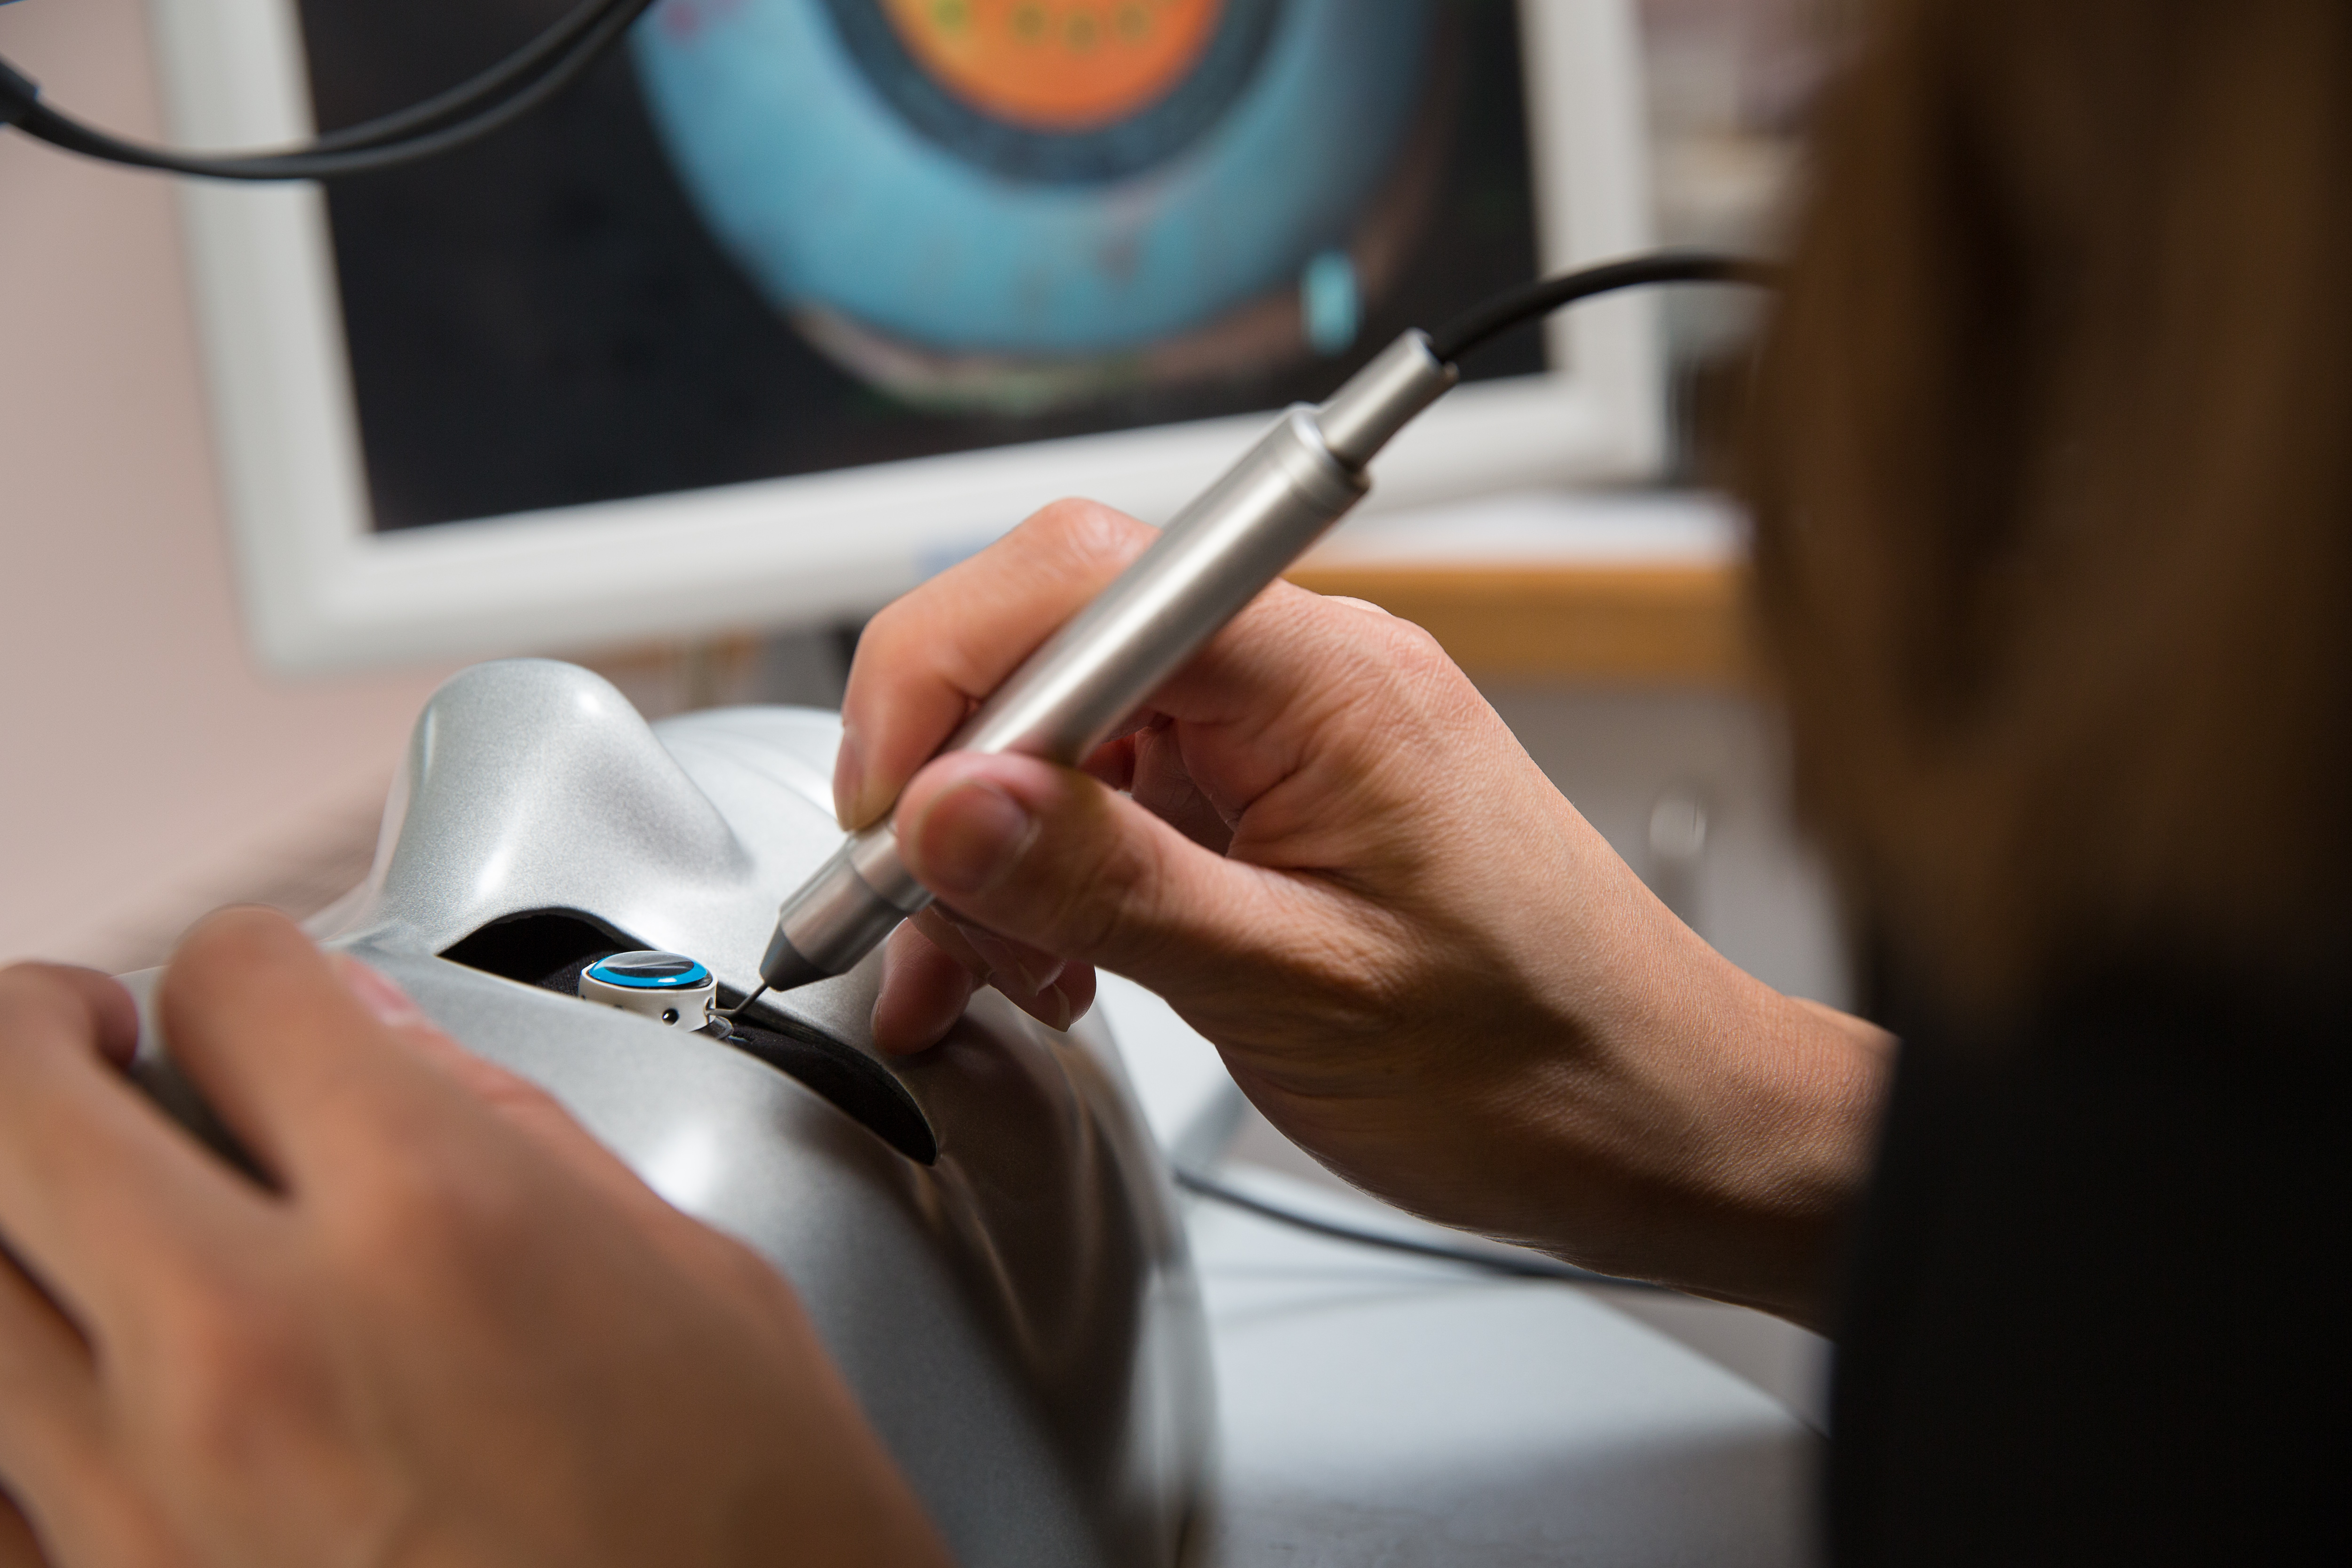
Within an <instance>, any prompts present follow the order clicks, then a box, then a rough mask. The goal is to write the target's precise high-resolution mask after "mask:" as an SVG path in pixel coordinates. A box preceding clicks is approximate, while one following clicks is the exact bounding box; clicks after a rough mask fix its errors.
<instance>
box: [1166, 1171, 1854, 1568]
mask: <svg viewBox="0 0 2352 1568" xmlns="http://www.w3.org/2000/svg"><path fill="white" fill-rule="evenodd" d="M1247 1183H1248V1185H1249V1186H1250V1188H1251V1190H1252V1191H1254V1192H1257V1193H1261V1194H1265V1195H1266V1196H1279V1197H1281V1198H1282V1199H1283V1200H1284V1201H1286V1202H1289V1203H1292V1204H1294V1205H1297V1206H1301V1207H1307V1208H1311V1209H1313V1210H1314V1211H1315V1212H1317V1213H1319V1214H1323V1215H1329V1216H1332V1217H1339V1216H1340V1215H1349V1217H1353V1218H1357V1219H1359V1220H1360V1221H1363V1222H1366V1223H1370V1224H1372V1225H1375V1226H1378V1225H1381V1224H1383V1223H1393V1220H1394V1218H1395V1217H1396V1216H1393V1215H1389V1214H1388V1211H1384V1210H1382V1209H1381V1208H1380V1207H1378V1206H1377V1205H1372V1204H1370V1203H1369V1202H1358V1203H1353V1204H1351V1203H1350V1201H1349V1200H1348V1199H1346V1198H1342V1197H1339V1196H1338V1195H1336V1194H1328V1193H1326V1192H1323V1191H1320V1190H1318V1189H1315V1188H1311V1187H1308V1186H1307V1185H1306V1184H1303V1183H1297V1182H1286V1180H1285V1179H1284V1178H1281V1177H1279V1176H1275V1175H1271V1174H1268V1173H1262V1172H1252V1173H1249V1175H1248V1178H1247ZM1351 1210H1352V1211H1353V1212H1352V1213H1350V1211H1351ZM1191 1229H1192V1241H1193V1247H1194V1248H1195V1252H1196V1257H1197V1259H1198V1262H1199V1265H1200V1268H1201V1275H1202V1289H1203V1290H1204V1292H1205V1293H1206V1296H1207V1300H1208V1309H1209V1317H1210V1323H1211V1331H1212V1335H1213V1346H1214V1350H1215V1355H1216V1363H1217V1373H1216V1375H1217V1398H1218V1405H1219V1416H1218V1421H1219V1427H1220V1431H1221V1434H1222V1440H1223V1451H1222V1453H1221V1456H1220V1459H1219V1484H1218V1488H1217V1499H1216V1503H1215V1507H1214V1512H1213V1516H1212V1519H1211V1521H1210V1522H1209V1525H1208V1528H1207V1531H1206V1532H1205V1533H1206V1542H1205V1544H1206V1550H1205V1551H1204V1552H1202V1555H1201V1558H1200V1563H1201V1568H1321V1565H1325V1564H1328V1565H1330V1568H1339V1565H1341V1564H1346V1565H1348V1568H1368V1565H1377V1568H1423V1565H1428V1568H1435V1565H1436V1564H1441V1563H1444V1564H1454V1563H1479V1564H1485V1565H1489V1568H1516V1565H1517V1564H1522V1563H1525V1564H1535V1563H1544V1564H1561V1563H1609V1564H1612V1565H1620V1568H1643V1565H1646V1564H1658V1565H1660V1568H1664V1565H1666V1564H1700V1563H1704V1564H1708V1565H1710V1568H1797V1565H1799V1564H1804V1563H1811V1562H1813V1561H1814V1560H1815V1553H1814V1549H1813V1546H1812V1537H1811V1518H1812V1501H1813V1496H1814V1490H1815V1475H1816V1471H1817V1468H1818V1464H1819V1461H1820V1458H1821V1439H1820V1438H1819V1437H1818V1436H1816V1435H1815V1434H1814V1433H1813V1432H1811V1430H1810V1429H1809V1428H1807V1427H1806V1426H1804V1425H1803V1424H1802V1423H1801V1422H1800V1421H1799V1420H1798V1419H1797V1418H1796V1417H1795V1416H1794V1415H1791V1414H1790V1412H1789V1411H1788V1409H1787V1408H1786V1407H1785V1406H1783V1405H1781V1404H1780V1402H1778V1401H1777V1400H1774V1399H1772V1398H1770V1397H1769V1396H1768V1395H1767V1394H1763V1393H1761V1392H1760V1391H1759V1390H1758V1389H1757V1388H1755V1387H1754V1386H1752V1385H1751V1384H1748V1383H1747V1382H1745V1381H1744V1380H1742V1379H1740V1378H1738V1377H1737V1376H1734V1375H1733V1374H1732V1373H1729V1372H1727V1371H1725V1370H1724V1369H1723V1368H1722V1367H1720V1366H1718V1365H1717V1364H1716V1363H1714V1362H1712V1361H1709V1360H1707V1359H1706V1358H1704V1357H1702V1356H1700V1355H1698V1354H1697V1353H1696V1352H1693V1351H1691V1350H1689V1349H1686V1348H1685V1347H1684V1346H1683V1345H1681V1344H1678V1343H1676V1342H1675V1341H1673V1340H1671V1339H1668V1338H1667V1337H1665V1336H1664V1335H1663V1334H1661V1333H1659V1332H1657V1331H1654V1330H1653V1329H1651V1328H1648V1327H1646V1326H1645V1325H1643V1323H1641V1322H1638V1321H1635V1320H1634V1319H1633V1318H1632V1317H1630V1316H1627V1315H1626V1314H1625V1313H1622V1312H1621V1311H1619V1310H1616V1309H1615V1308H1613V1307H1612V1306H1610V1305H1609V1304H1608V1297H1609V1294H1610V1292H1607V1291H1605V1290H1599V1289H1586V1288H1583V1287H1576V1286H1566V1285H1559V1284H1554V1283H1549V1282H1546V1281H1539V1280H1533V1281H1531V1280H1515V1279H1501V1278H1497V1277H1493V1276H1481V1275H1478V1274H1475V1273H1474V1272H1472V1271H1471V1270H1469V1269H1466V1268H1457V1267H1454V1266H1451V1265H1447V1264H1444V1263H1435V1262H1432V1263H1423V1262H1421V1261H1419V1260H1416V1259H1413V1258H1406V1257H1403V1256H1401V1255H1384V1254H1381V1253H1378V1252H1374V1251H1370V1250H1368V1249H1366V1248H1364V1247H1358V1246H1354V1245H1351V1244H1349V1243H1345V1242H1339V1241H1329V1240H1325V1239H1322V1238H1320V1237H1314V1236H1311V1235H1308V1234H1306V1233H1304V1232H1300V1231H1297V1230H1293V1229H1290V1228H1287V1227H1284V1226H1276V1225H1274V1224H1271V1223H1269V1222H1267V1221H1265V1220H1261V1219H1258V1218H1255V1217H1253V1216H1251V1215H1245V1214H1242V1213H1239V1212H1237V1211H1234V1210H1232V1209H1228V1208H1224V1207H1221V1206H1219V1205H1213V1204H1208V1203H1203V1202H1201V1201H1199V1200H1193V1207H1192V1216H1191Z"/></svg>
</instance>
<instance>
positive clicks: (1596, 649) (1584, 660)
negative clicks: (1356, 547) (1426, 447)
mask: <svg viewBox="0 0 2352 1568" xmlns="http://www.w3.org/2000/svg"><path fill="white" fill-rule="evenodd" d="M1289 575H1290V580H1291V581H1292V582H1294V583H1297V584H1299V585H1300V586H1301V587H1305V588H1311V589H1313V590H1314V591H1315V592H1317V593H1318V594H1344V595H1348V596H1349V597H1351V598H1358V599H1368V600H1370V602H1372V603H1373V604H1375V605H1380V606H1381V608H1382V609H1385V610H1387V611H1388V612H1390V613H1391V615H1396V616H1402V617H1404V618H1405V619H1406V620H1409V621H1412V622H1413V623H1414V624H1416V625H1418V626H1423V627H1424V628H1426V629H1427V630H1428V631H1429V632H1430V634H1431V635H1432V636H1433V637H1436V638H1437V640H1438V641H1439V642H1440V643H1442V644H1444V647H1445V651H1446V652H1447V653H1448V654H1450V655H1452V656H1453V658H1454V662H1455V663H1457V664H1459V665H1461V666H1462V668H1465V669H1466V670H1468V671H1469V672H1470V673H1471V674H1472V675H1475V676H1479V677H1482V678H1485V679H1500V680H1528V681H1538V680H1540V681H1569V682H1575V683H1581V684H1591V685H1643V686H1664V685H1672V686H1737V685H1740V684H1742V683H1744V681H1745V680H1746V679H1747V676H1748V670H1749V668H1750V658H1749V654H1748V641H1747V632H1746V626H1745V623H1744V621H1743V619H1742V614H1741V595H1742V593H1743V586H1742V576H1741V573H1740V571H1739V569H1738V568H1737V567H1735V566H1729V565H1691V566H1572V565H1553V564H1528V565H1508V564H1503V565H1478V566H1434V565H1432V566H1420V565H1404V564H1393V565H1392V564H1388V563H1381V564H1379V565H1355V566H1350V565H1346V564H1342V563H1334V564H1330V565H1317V564H1314V563H1308V564H1307V565H1304V566H1301V567H1299V568H1298V569H1297V570H1295V571H1293V572H1292V573H1291V574H1289Z"/></svg>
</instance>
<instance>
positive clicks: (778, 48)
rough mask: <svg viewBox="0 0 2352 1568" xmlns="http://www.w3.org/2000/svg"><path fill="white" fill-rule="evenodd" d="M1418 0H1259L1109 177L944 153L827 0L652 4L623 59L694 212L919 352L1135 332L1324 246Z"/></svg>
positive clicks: (1423, 19)
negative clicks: (1214, 78)
mask: <svg viewBox="0 0 2352 1568" xmlns="http://www.w3.org/2000/svg"><path fill="white" fill-rule="evenodd" d="M1434 6H1435V0H1277V4H1276V10H1275V14H1274V18H1273V22H1272V26H1271V31H1270V33H1269V35H1268V37H1267V38H1266V41H1265V52H1264V55H1263V57H1262V58H1260V60H1259V62H1258V65H1257V68H1256V69H1255V71H1254V72H1253V73H1251V75H1250V77H1249V79H1248V81H1247V82H1246V84H1245V85H1244V88H1243V89H1242V90H1241V91H1240V92H1239V93H1238V94H1237V95H1236V96H1235V97H1234V99H1233V100H1232V101H1231V102H1230V103H1229V104H1228V105H1227V106H1226V107H1225V109H1224V110H1223V114H1222V116H1221V117H1220V118H1219V119H1218V120H1217V121H1216V122H1215V123H1214V124H1213V125H1212V126H1211V127H1209V128H1208V129H1206V130H1205V131H1203V132H1202V133H1201V134H1199V135H1198V136H1196V137H1194V138H1193V139H1192V140H1191V141H1190V142H1187V143H1186V144H1185V145H1184V146H1182V147H1181V149H1179V150H1177V151H1175V152H1173V153H1171V154H1170V155H1168V156H1166V157H1164V158H1163V159H1162V160H1161V161H1160V162H1159V163H1153V164H1150V165H1149V166H1147V167H1143V168H1139V169H1137V170H1135V171H1133V172H1131V173H1129V174H1126V175H1124V176H1122V177H1120V178H1118V179H1113V180H1106V181H1097V182H1093V183H1088V184H1068V183H1043V182H1039V181H1036V180H1026V179H1014V178H1011V177H1009V176H1006V175H1004V174H995V173H992V172H990V171H988V170H986V169H983V168H982V167H980V166H979V165H978V164H977V163H973V162H972V161H971V160H970V159H967V158H964V157H960V156H958V155H957V154H955V153H950V151H948V150H947V149H946V148H945V147H943V146H941V145H940V142H938V141H937V140H936V139H935V138H934V137H933V136H932V135H931V134H929V132H925V131H924V130H922V129H919V127H917V126H916V125H915V124H913V123H911V122H910V121H908V118H907V117H906V116H905V115H904V114H903V113H902V112H901V111H900V110H899V109H898V107H897V106H895V105H894V104H893V103H892V101H891V100H889V99H888V98H887V96H885V95H884V93H883V92H882V91H881V90H880V89H877V87H876V85H875V84H874V82H873V80H872V79H871V78H870V77H869V76H868V74H867V72H866V69H865V68H863V67H861V66H860V64H859V63H858V61H857V60H856V58H855V57H854V56H853V55H852V54H851V53H850V51H849V49H848V47H846V46H845V44H844V42H843V40H842V37H841V34H840V31H839V29H838V28H836V27H835V26H834V23H833V19H832V13H831V10H830V0H730V3H729V4H726V5H712V4H711V3H710V0H666V3H665V4H664V5H660V6H659V7H657V8H656V10H655V11H654V12H653V13H652V14H651V15H650V16H649V18H648V22H649V24H650V25H648V26H640V27H638V28H636V29H635V33H634V36H633V43H632V47H633V51H634V54H635V60H636V66H637V71H638V76H639V79H640V81H641V82H642V84H643V86H644V89H645V96H646V103H647V105H648V108H649V110H650V112H651V115H652V119H653V121H654V125H655V128H656V132H658V133H659V135H660V138H661V141H662V142H663V145H664V146H665V148H666V149H667V152H668V154H669V158H670V162H671V164H672V166H673V167H674V168H675V169H676V171H677V174H678V176H679V178H680V180H681V182H682V183H683V184H684V185H685V186H686V188H687V191H688V195H690V197H691V198H692V200H693V203H694V205H695V206H696V209H697V210H698V212H699V213H700V214H701V216H702V217H703V220H704V221H705V222H706V223H707V224H708V225H709V227H710V229H711V231H712V232H713V234H714V235H716V236H717V237H718V238H719V242H720V244H721V245H722V246H723V247H724V248H725V249H726V250H727V251H728V253H729V254H730V256H732V257H733V258H734V259H735V261H736V263H737V265H739V266H740V267H741V268H742V269H743V270H744V272H745V273H746V274H747V275H748V276H749V277H750V278H751V279H752V280H753V282H754V283H755V284H756V285H757V286H758V288H759V289H760V290H761V293H762V294H763V295H764V296H765V297H766V299H767V300H769V302H770V303H771V304H772V305H773V306H774V307H775V308H777V309H778V310H782V311H784V312H786V313H788V314H789V313H793V312H796V311H800V310H819V311H832V312H838V313H839V314H841V315H843V316H845V317H847V318H849V319H850V320H852V321H856V322H858V323H861V324H863V325H865V326H866V327H868V328H871V329H874V330H876V331H880V332H883V333H885V334H887V335H889V336H892V337H895V338H898V339H899V340H901V341H904V342H910V343H913V344H917V345H919V346H921V347H923V348H925V349H929V350H934V351H940V352H946V353H1006V354H1014V355H1024V356H1040V357H1052V356H1069V357H1076V356H1081V355H1099V354H1104V353H1118V352H1122V351H1128V350H1137V349H1141V348H1144V347H1146V346H1148V345H1150V344H1151V343H1154V342H1160V341H1161V340H1164V339H1167V338H1171V337H1174V336H1177V335H1180V334H1181V333H1183V332H1184V331H1188V330H1190V329H1192V328H1196V327H1199V326H1202V325H1204V324H1205V323H1207V322H1209V321H1213V320H1215V319H1216V318H1218V317H1220V316H1222V315H1223V314H1224V313H1225V312H1226V311H1228V310H1232V309H1234V307H1236V306H1239V305H1241V304H1244V303H1245V302H1247V301H1249V300H1255V299H1257V298H1259V297H1261V296H1263V295H1265V294H1267V293H1268V292H1270V291H1272V290H1274V289H1295V288H1296V287H1297V280H1298V277H1299V272H1300V269H1301V268H1304V267H1305V266H1306V265H1307V261H1308V260H1309V258H1312V257H1314V256H1315V255H1316V254H1317V253H1318V252H1320V251H1323V250H1327V249H1332V248H1340V247H1345V245H1346V243H1347V239H1348V237H1349V234H1350V232H1351V231H1352V229H1353V226H1354V225H1355V222H1356V220H1357V219H1358V217H1359V216H1360V214H1361V213H1362V211H1363V209H1364V207H1365V206H1366V205H1368V204H1369V203H1370V200H1371V198H1372V197H1373V196H1374V195H1376V194H1377V193H1378V192H1379V190H1380V189H1381V184H1382V183H1383V181H1384V178H1385V176H1386V175H1387V174H1389V172H1390V170H1391V167H1392V166H1393V164H1394V163H1395V161H1396V157H1397V154H1398V153H1399V152H1400V151H1401V149H1402V143H1403V140H1404V136H1405V133H1406V132H1407V131H1408V130H1409V129H1410V128H1411V126H1412V122H1413V121H1414V118H1415V114H1416V111H1417V110H1418V109H1419V108H1420V105H1421V101H1422V98H1423V91H1424V88H1425V79H1426V76H1427V71H1428V65H1429V54H1430V48H1429V45H1430V43H1431V39H1432V37H1433V25H1434V15H1433V12H1434Z"/></svg>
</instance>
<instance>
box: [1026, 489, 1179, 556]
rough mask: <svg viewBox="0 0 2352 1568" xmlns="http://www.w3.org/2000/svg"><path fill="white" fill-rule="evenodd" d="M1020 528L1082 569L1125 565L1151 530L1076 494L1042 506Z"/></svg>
mask: <svg viewBox="0 0 2352 1568" xmlns="http://www.w3.org/2000/svg"><path fill="white" fill-rule="evenodd" d="M1017 532H1019V533H1022V534H1026V535H1029V536H1030V537H1031V538H1034V540H1035V541H1036V542H1037V543H1039V544H1040V545H1042V546H1044V547H1045V548H1046V549H1048V550H1050V551H1051V552H1053V553H1054V554H1055V555H1057V556H1059V557H1060V558H1062V560H1063V561H1065V562H1066V563H1067V564H1069V565H1071V566H1073V567H1076V568H1079V569H1081V570H1084V569H1088V568H1097V569H1098V568H1099V567H1100V566H1101V565H1102V564H1104V563H1116V564H1118V565H1124V564H1125V563H1127V561H1128V559H1129V557H1131V556H1133V555H1134V554H1136V553H1137V552H1138V550H1139V548H1140V541H1141V540H1142V539H1143V538H1144V537H1146V536H1147V535H1148V534H1149V532H1150V531H1149V530H1148V529H1146V528H1145V527H1144V525H1143V524H1142V523H1139V522H1138V521H1135V519H1133V518H1131V517H1129V516H1128V515H1127V514H1126V513H1125V512H1122V511H1118V510H1115V509H1113V508H1111V507H1108V506H1105V505H1103V504H1102V503H1101V502H1100V501H1092V500H1082V499H1079V498H1077V497H1074V496H1072V497H1065V498H1063V499H1062V500H1057V501H1053V502H1050V503H1048V504H1047V505H1045V507H1043V508H1041V509H1039V510H1038V511H1037V512H1036V514H1035V515H1034V516H1033V517H1031V518H1030V519H1029V521H1027V522H1025V523H1024V524H1022V526H1021V528H1020V529H1019V530H1018V531H1017Z"/></svg>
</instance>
